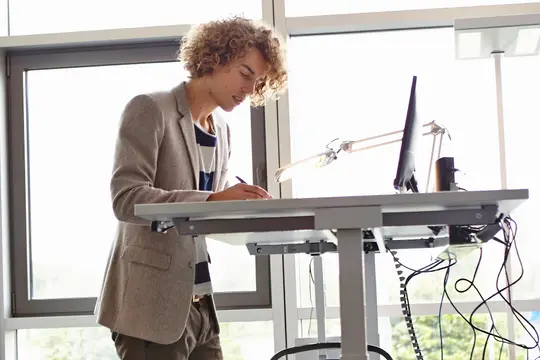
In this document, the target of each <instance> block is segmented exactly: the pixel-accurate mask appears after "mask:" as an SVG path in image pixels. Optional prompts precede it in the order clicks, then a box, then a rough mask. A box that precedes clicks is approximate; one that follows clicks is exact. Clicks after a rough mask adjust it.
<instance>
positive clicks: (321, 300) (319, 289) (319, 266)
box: [310, 255, 326, 360]
mask: <svg viewBox="0 0 540 360" xmlns="http://www.w3.org/2000/svg"><path fill="white" fill-rule="evenodd" d="M313 268H314V269H313V272H314V274H313V275H314V280H315V309H316V312H315V313H316V314H317V342H319V343H324V342H326V299H325V296H324V269H323V262H322V255H314V256H313ZM310 281H311V280H310ZM319 359H321V360H325V359H326V349H321V350H319Z"/></svg>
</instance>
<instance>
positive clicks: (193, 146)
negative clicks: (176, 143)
mask: <svg viewBox="0 0 540 360" xmlns="http://www.w3.org/2000/svg"><path fill="white" fill-rule="evenodd" d="M173 93H174V96H175V97H176V104H177V107H178V112H179V113H180V115H181V116H180V117H179V118H178V122H179V125H180V129H181V131H182V135H183V136H184V141H185V144H186V149H187V152H188V156H189V160H190V161H191V166H192V169H193V181H194V184H195V190H198V189H199V172H200V165H199V158H198V156H197V142H196V141H195V131H194V128H193V127H194V125H193V119H192V118H191V111H190V110H189V103H188V100H187V94H186V83H185V82H182V83H181V84H180V85H179V86H177V87H176V88H174V89H173Z"/></svg>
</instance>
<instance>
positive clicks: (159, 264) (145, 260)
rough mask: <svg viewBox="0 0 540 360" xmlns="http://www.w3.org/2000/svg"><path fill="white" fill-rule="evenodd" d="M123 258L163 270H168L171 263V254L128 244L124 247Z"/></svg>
mask: <svg viewBox="0 0 540 360" xmlns="http://www.w3.org/2000/svg"><path fill="white" fill-rule="evenodd" d="M121 258H122V259H124V260H127V261H131V262H134V263H138V264H143V265H147V266H151V267H155V268H158V269H161V270H167V269H168V268H169V267H170V265H171V255H167V254H164V253H160V252H158V251H155V250H151V249H147V248H143V247H140V246H136V245H128V246H127V247H126V248H125V249H124V252H123V253H122V256H121Z"/></svg>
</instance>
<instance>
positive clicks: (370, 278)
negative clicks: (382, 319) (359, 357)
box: [364, 252, 380, 360]
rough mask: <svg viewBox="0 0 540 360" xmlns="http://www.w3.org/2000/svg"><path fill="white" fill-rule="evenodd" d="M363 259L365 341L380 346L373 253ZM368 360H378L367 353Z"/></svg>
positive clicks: (377, 356) (376, 356) (374, 354)
mask: <svg viewBox="0 0 540 360" xmlns="http://www.w3.org/2000/svg"><path fill="white" fill-rule="evenodd" d="M364 259H365V276H364V278H365V284H366V285H365V288H366V312H367V318H366V322H367V341H368V344H369V345H375V346H380V340H379V312H378V309H377V307H378V306H377V305H378V303H377V277H376V274H377V273H376V269H375V253H374V252H369V253H367V254H366V255H365V256H364ZM369 360H380V356H379V354H376V353H373V352H372V353H369Z"/></svg>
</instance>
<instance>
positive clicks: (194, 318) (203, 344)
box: [112, 297, 223, 360]
mask: <svg viewBox="0 0 540 360" xmlns="http://www.w3.org/2000/svg"><path fill="white" fill-rule="evenodd" d="M210 306H211V305H210V303H209V300H208V297H203V298H202V299H200V300H199V301H198V302H193V303H192V304H191V308H190V310H189V316H188V320H187V323H186V329H185V330H184V333H183V334H182V336H181V337H180V339H179V340H178V341H177V342H175V343H172V344H167V345H163V344H156V343H153V342H150V341H147V340H143V339H138V338H134V337H131V336H127V335H123V334H119V333H117V332H112V339H113V341H114V345H115V347H116V352H117V354H118V356H119V357H120V359H121V360H223V353H222V350H221V342H220V339H219V334H218V333H217V324H215V320H213V317H212V316H211V315H210V311H211V310H210Z"/></svg>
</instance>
